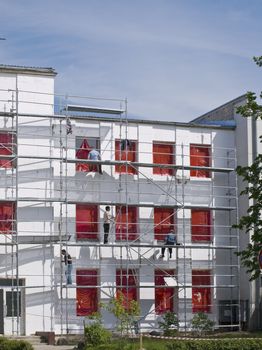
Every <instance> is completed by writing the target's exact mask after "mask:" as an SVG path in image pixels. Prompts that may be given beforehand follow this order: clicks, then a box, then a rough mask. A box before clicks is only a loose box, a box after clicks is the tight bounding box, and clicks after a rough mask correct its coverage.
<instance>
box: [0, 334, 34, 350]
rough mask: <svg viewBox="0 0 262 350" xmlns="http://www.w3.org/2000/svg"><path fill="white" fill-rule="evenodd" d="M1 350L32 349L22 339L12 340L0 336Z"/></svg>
mask: <svg viewBox="0 0 262 350" xmlns="http://www.w3.org/2000/svg"><path fill="white" fill-rule="evenodd" d="M0 349H1V350H33V346H32V345H31V344H30V343H28V342H27V341H24V340H14V339H7V338H4V337H0Z"/></svg>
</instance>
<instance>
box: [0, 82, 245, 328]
mask: <svg viewBox="0 0 262 350" xmlns="http://www.w3.org/2000/svg"><path fill="white" fill-rule="evenodd" d="M7 93H8V96H9V97H8V99H7V101H6V104H7V106H9V107H10V108H9V110H8V111H2V112H0V117H1V120H2V121H1V128H0V134H1V133H2V134H5V133H7V134H9V135H12V142H11V143H10V142H9V143H8V145H6V144H4V143H2V144H1V145H0V150H2V149H3V148H6V147H7V151H6V152H3V151H2V152H0V162H1V166H0V171H1V179H2V181H1V188H0V191H1V197H0V198H1V199H0V204H1V203H2V204H4V203H6V205H9V206H10V205H12V208H14V209H13V211H12V217H11V218H9V217H8V220H9V221H10V220H11V224H10V222H9V224H8V225H9V228H8V229H6V232H5V223H6V220H7V219H6V217H4V215H3V214H2V218H1V221H3V224H2V228H4V229H3V232H2V233H3V234H2V235H1V237H0V238H1V239H0V246H1V247H2V248H3V250H2V248H1V252H2V256H3V259H2V260H3V261H4V263H3V265H4V266H3V265H2V273H1V276H0V283H1V286H2V285H3V287H4V288H9V289H10V290H11V301H12V302H11V311H10V312H11V314H9V316H10V319H11V322H12V324H11V329H12V334H13V335H14V334H24V333H25V329H26V325H25V322H26V321H25V320H26V317H28V316H32V319H34V316H35V317H36V318H37V317H38V318H41V324H42V327H43V329H44V330H46V329H48V330H56V332H58V329H59V331H60V333H61V334H68V333H76V332H81V331H82V330H83V320H84V318H85V316H86V315H88V313H89V311H88V310H86V311H85V308H84V307H83V309H81V305H80V306H79V303H80V302H81V296H80V300H79V299H78V294H79V295H83V294H81V289H83V290H84V291H86V293H87V295H88V292H87V291H88V289H92V290H94V289H95V290H96V293H97V298H98V300H102V301H105V302H108V301H109V300H110V298H112V297H114V296H115V295H116V292H117V291H118V290H124V291H125V293H126V296H127V298H128V295H129V291H131V290H132V291H134V290H135V292H134V294H133V295H135V296H136V298H137V300H138V301H139V303H140V304H141V315H140V327H141V329H143V331H145V332H148V331H150V330H154V329H156V328H157V324H158V321H159V320H160V318H161V316H162V315H163V312H165V311H168V310H170V311H174V312H176V313H177V315H178V320H179V328H180V329H181V330H184V331H187V330H188V329H190V324H191V320H192V317H193V315H194V313H195V312H198V311H203V312H206V313H207V314H208V315H209V317H210V318H211V319H212V320H214V321H215V323H216V327H217V328H229V329H240V326H241V322H242V321H243V320H242V319H241V302H240V295H239V260H238V258H237V257H236V256H235V252H238V251H239V237H238V231H237V230H236V229H234V228H232V225H233V224H234V223H235V222H237V220H238V217H237V215H238V200H237V182H236V174H235V171H234V169H235V167H236V152H235V149H234V147H224V146H221V142H220V144H219V143H218V146H216V142H215V140H214V137H213V135H212V130H213V129H214V130H216V129H215V128H213V129H212V127H203V129H204V132H202V131H198V132H199V134H201V135H200V136H201V137H200V139H201V141H200V142H198V146H199V147H200V149H201V147H202V148H203V149H204V150H205V151H206V150H207V149H208V159H207V162H205V159H204V163H203V164H191V161H190V159H191V153H190V152H191V149H190V144H191V142H189V141H186V140H185V142H181V143H178V142H177V140H178V139H179V138H180V139H181V137H179V133H182V132H183V131H181V130H182V129H183V128H186V130H190V128H194V127H193V126H190V125H186V124H181V125H179V124H177V125H176V124H175V123H164V122H163V123H161V122H152V121H151V122H148V123H147V122H146V121H139V120H132V119H129V118H128V114H127V101H126V100H113V99H111V100H109V99H107V100H106V99H91V98H90V97H85V98H82V97H80V96H63V95H55V96H51V95H50V94H40V93H35V92H34V91H21V90H20V91H19V90H18V89H14V90H8V91H7ZM31 94H32V95H34V101H33V102H32V101H31V99H30V98H29V99H28V100H27V99H25V98H24V96H30V95H31ZM35 96H38V97H39V101H40V102H39V101H38V98H37V97H35ZM44 97H48V98H51V100H52V99H54V100H55V101H56V103H55V105H54V104H53V103H50V102H43V101H42V99H43V98H44ZM41 101H42V102H41ZM79 101H80V103H79ZM83 101H85V104H86V105H85V104H83ZM90 101H91V103H92V104H93V105H92V106H91V107H90V105H89V104H90ZM2 102H3V101H2ZM27 104H34V106H36V108H37V107H39V109H40V110H41V108H42V107H43V106H45V107H48V108H50V109H51V110H52V109H53V110H56V111H58V112H57V113H56V114H54V113H52V112H50V113H42V112H41V113H25V112H23V111H22V112H20V105H22V106H26V105H27ZM96 104H103V107H102V108H101V107H98V106H96ZM105 105H106V106H108V107H105ZM113 105H114V106H113ZM112 106H113V107H112ZM7 109H8V108H7ZM144 125H149V126H150V128H151V129H150V130H149V131H147V130H146V129H144V130H143V129H142V126H144ZM151 125H154V127H155V129H156V130H157V131H156V132H155V131H154V130H153V128H152V127H151ZM165 126H168V127H169V128H170V129H171V131H172V132H171V133H170V134H171V135H172V140H170V138H171V137H170V136H168V137H167V141H166V140H165V139H164V138H163V135H164V134H163V130H162V129H163V127H165ZM69 127H70V130H69V129H68V128H69ZM141 129H142V131H141ZM158 129H159V135H160V136H156V135H157V132H158ZM152 130H153V131H152ZM194 130H195V129H194ZM150 132H154V135H155V136H152V139H150V138H149V140H148V133H150ZM143 133H145V134H143ZM154 137H155V139H154ZM85 139H88V140H89V142H90V143H93V145H92V147H94V148H97V149H98V150H99V152H100V154H101V160H90V159H87V157H86V155H85V156H81V157H79V156H78V155H77V154H78V151H79V150H80V149H82V150H84V151H86V149H85V147H82V144H83V141H84V140H85ZM207 140H209V142H207ZM127 141H130V142H132V143H133V145H134V148H133V149H131V151H130V152H131V156H130V157H128V155H127V150H126V148H125V147H126V142H127ZM154 142H155V144H156V149H157V147H158V146H159V145H160V146H159V147H161V145H162V144H163V145H166V147H167V148H168V149H171V150H172V151H171V153H169V154H167V153H163V154H164V155H165V156H167V158H168V157H169V159H171V160H170V161H169V162H168V163H164V162H163V161H160V162H158V161H157V160H155V159H153V156H152V145H153V143H154ZM192 144H197V141H194V142H192ZM81 147H82V148H81ZM88 147H89V148H90V147H91V146H90V145H89V146H88ZM117 147H119V148H118V153H117V151H116V150H117ZM116 153H117V154H116ZM158 154H160V155H161V152H160V153H159V152H158ZM3 162H7V163H6V164H8V166H6V165H4V163H3ZM99 167H102V168H103V172H102V174H99V172H98V169H99ZM10 203H11V204H10ZM81 205H82V206H83V205H84V206H87V207H96V208H97V214H96V216H95V217H96V218H95V219H92V222H91V224H92V225H93V227H96V228H97V232H93V231H92V232H88V231H87V232H83V230H82V231H80V232H77V230H78V229H77V225H78V226H79V225H82V226H83V227H84V230H86V227H89V228H90V219H88V220H89V221H86V222H85V221H79V222H78V221H77V214H76V211H77V206H79V207H80V208H81ZM107 205H109V206H110V207H111V208H112V209H113V214H114V216H115V223H114V225H111V232H110V233H111V234H110V236H109V237H110V238H109V244H108V245H105V244H104V243H103V242H102V237H103V232H102V214H103V210H104V208H103V207H104V206H107ZM130 208H135V209H134V211H133V213H136V214H134V216H133V217H132V215H131V214H130V215H129V211H130ZM162 209H163V210H166V211H167V213H169V214H168V215H166V216H165V217H164V218H162V219H160V220H158V222H156V220H155V216H156V213H158V212H159V213H161V210H162ZM199 211H202V212H205V213H207V212H208V213H210V214H208V215H209V216H208V220H207V222H206V223H205V224H203V223H200V224H199V225H195V227H197V228H196V229H195V235H194V238H192V225H193V224H192V215H193V214H192V212H194V213H196V212H199ZM40 212H41V213H40ZM38 215H40V216H41V218H38V217H37V216H38ZM160 216H161V215H160ZM130 218H131V219H132V220H131V221H129V219H130ZM134 218H135V221H134ZM10 225H11V226H10ZM193 226H194V225H193ZM203 226H204V229H203V231H202V233H201V230H199V228H200V227H202V228H203ZM10 227H11V228H10ZM171 227H176V230H177V240H178V242H179V245H175V246H168V245H166V248H172V252H173V255H172V258H167V259H166V258H164V259H162V258H159V254H160V251H161V249H162V248H163V239H164V236H165V235H166V230H167V228H168V229H169V228H171ZM161 229H162V231H163V233H162V232H161ZM129 231H131V232H129ZM113 232H114V233H113ZM85 235H86V237H87V238H85ZM161 235H162V237H161ZM205 235H206V237H205ZM62 248H63V249H65V250H66V251H67V252H69V253H70V255H71V256H72V257H73V267H74V269H73V281H74V284H72V285H68V284H67V283H66V280H65V271H64V264H63V262H62V259H61V250H62ZM167 250H168V249H167ZM38 254H39V256H40V258H41V259H42V261H41V264H38V265H37V263H38V259H39V258H38V256H37V255H38ZM27 256H28V258H27ZM27 259H28V260H27ZM33 259H36V261H37V263H36V265H37V266H41V270H42V271H41V273H36V271H33V272H32V273H29V271H30V270H31V268H30V264H31V266H32V267H33V265H34V260H33ZM47 264H49V266H48V267H47ZM84 270H87V271H90V270H92V271H96V273H97V275H96V277H97V279H96V283H95V284H91V285H90V284H89V285H88V284H83V283H82V284H81V283H77V280H78V279H79V276H80V277H81V273H83V271H84ZM112 271H115V273H114V276H113V277H112ZM78 272H79V274H78ZM117 276H118V277H117ZM117 278H118V282H117ZM1 280H2V282H1ZM119 281H120V282H119ZM159 281H160V282H159ZM158 283H159V284H158ZM161 289H162V290H165V291H167V293H166V295H165V300H160V302H159V303H160V304H159V305H160V306H159V305H156V291H157V292H158V293H160V294H161ZM34 290H35V291H36V292H35V293H34V292H32V291H34ZM37 293H39V296H41V300H39V305H37V301H36V300H35V299H34V297H33V295H34V294H35V295H37ZM42 298H43V299H42ZM203 299H205V300H204V301H203ZM28 300H29V302H28ZM41 303H42V304H41ZM161 303H162V304H161ZM163 303H164V304H165V305H163ZM27 305H29V309H30V307H31V309H30V310H34V306H35V307H36V308H35V310H38V311H37V312H39V310H40V306H41V305H43V308H42V313H41V314H38V315H33V314H32V315H31V314H30V311H29V312H28V311H27V316H25V313H26V308H27V307H28V306H27ZM45 305H48V307H49V308H50V309H51V311H47V308H46V306H45ZM50 305H51V306H50ZM97 305H98V303H97ZM37 306H39V307H38V308H37ZM77 308H80V309H81V310H82V311H81V312H79V313H78V311H77ZM86 309H87V308H86ZM85 312H86V315H84V313H85ZM45 320H47V321H45ZM105 324H106V325H107V324H109V325H110V326H111V327H113V324H112V321H111V320H110V321H108V315H105ZM38 330H39V329H38Z"/></svg>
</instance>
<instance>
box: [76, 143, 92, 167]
mask: <svg viewBox="0 0 262 350" xmlns="http://www.w3.org/2000/svg"><path fill="white" fill-rule="evenodd" d="M90 151H91V147H90V145H89V144H88V141H87V139H84V140H83V142H82V144H81V146H80V148H79V149H77V150H76V158H77V159H87V158H88V154H89V152H90ZM76 171H83V172H89V171H90V164H86V163H76Z"/></svg>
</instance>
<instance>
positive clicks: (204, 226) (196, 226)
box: [191, 209, 211, 242]
mask: <svg viewBox="0 0 262 350" xmlns="http://www.w3.org/2000/svg"><path fill="white" fill-rule="evenodd" d="M191 239H192V242H197V241H202V242H210V241H211V212H210V210H209V209H207V210H206V209H205V210H198V209H192V210H191Z"/></svg>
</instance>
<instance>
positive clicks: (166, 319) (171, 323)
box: [158, 311, 178, 336]
mask: <svg viewBox="0 0 262 350" xmlns="http://www.w3.org/2000/svg"><path fill="white" fill-rule="evenodd" d="M158 324H159V328H161V329H162V330H163V331H164V335H166V336H173V335H175V333H176V332H177V327H178V319H177V315H176V313H175V312H172V311H167V312H166V313H165V314H164V315H163V319H162V321H160V322H158ZM174 327H175V328H176V329H174Z"/></svg>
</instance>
